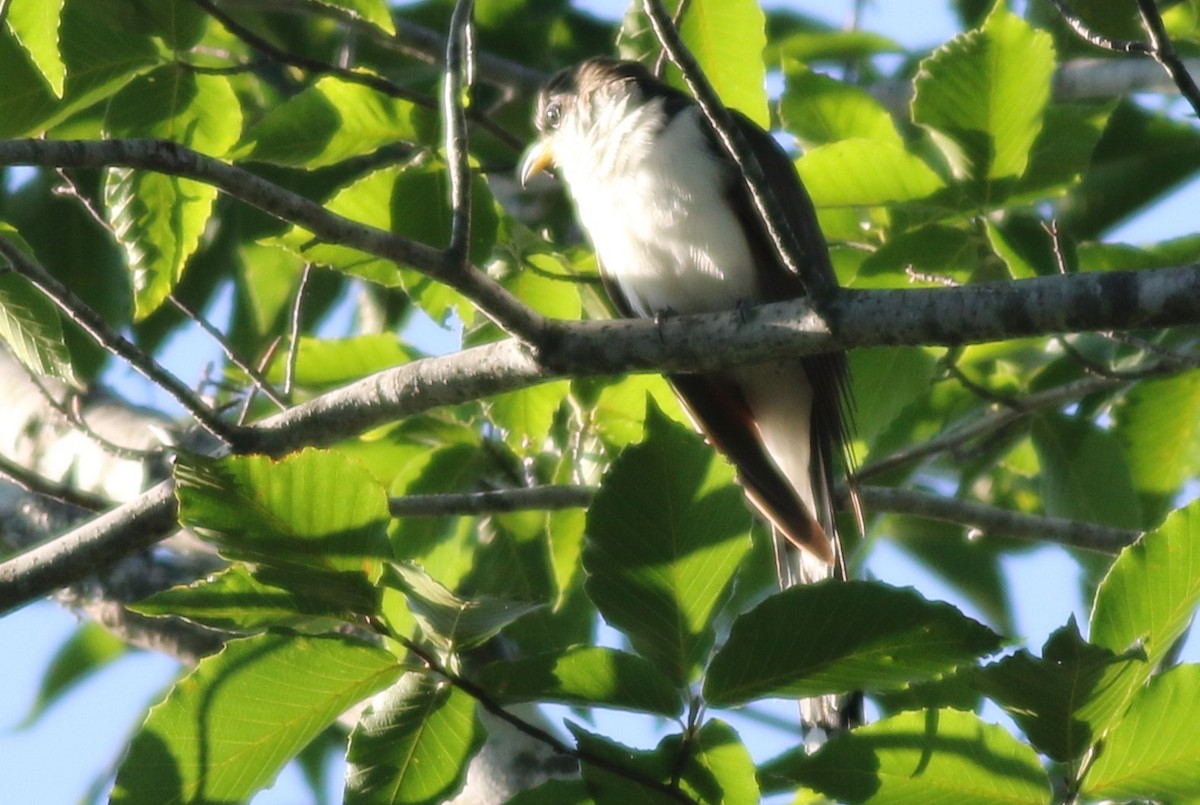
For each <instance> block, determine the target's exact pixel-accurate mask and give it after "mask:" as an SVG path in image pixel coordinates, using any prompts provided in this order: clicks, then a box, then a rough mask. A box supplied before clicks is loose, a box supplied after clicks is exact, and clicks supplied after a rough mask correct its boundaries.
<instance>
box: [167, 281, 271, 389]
mask: <svg viewBox="0 0 1200 805" xmlns="http://www.w3.org/2000/svg"><path fill="white" fill-rule="evenodd" d="M167 301H169V302H170V303H171V304H173V305H174V306H175V307H176V308H177V309H178V310H179V312H180V313H182V314H183V315H185V316H187V317H188V318H189V319H191V320H192V321H193V322H194V323H195V324H196V325H198V326H199V327H200V329H201V330H203V331H204V332H205V333H207V334H208V336H209V337H210V338H212V340H213V341H215V342H216V343H217V345H218V346H219V347H220V348H221V351H222V352H224V353H225V357H226V358H227V359H228V360H229V362H230V363H232V364H233V365H234V366H236V367H237V368H238V369H241V370H242V371H243V372H245V373H246V376H247V377H249V378H250V381H251V382H252V383H253V384H254V386H255V388H256V389H257V390H258V391H261V392H262V393H263V394H264V395H266V397H267V399H268V400H270V401H271V402H273V403H275V406H276V407H277V408H278V409H279V410H281V411H282V410H283V409H284V408H287V403H286V402H285V401H284V400H283V398H282V397H280V396H279V395H278V394H276V393H275V390H274V389H272V388H271V384H270V383H268V382H267V379H266V378H265V377H263V376H262V374H261V373H259V371H258V370H257V369H255V368H254V367H253V366H251V365H250V364H248V363H246V362H245V361H243V360H242V359H241V358H239V357H238V355H237V353H236V352H235V351H234V349H233V346H232V345H231V344H230V343H229V341H228V340H227V339H226V338H225V336H224V334H222V333H221V331H220V330H218V329H217V328H216V327H213V326H212V324H210V323H209V322H208V320H207V319H205V318H204V317H203V316H201V315H200V314H199V313H197V312H196V311H195V310H193V309H192V308H191V307H190V306H189V305H188V304H187V303H186V302H184V301H183V300H182V299H180V298H179V297H178V296H176V295H175V294H174V293H169V294H167Z"/></svg>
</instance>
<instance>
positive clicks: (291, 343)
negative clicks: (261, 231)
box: [283, 263, 312, 400]
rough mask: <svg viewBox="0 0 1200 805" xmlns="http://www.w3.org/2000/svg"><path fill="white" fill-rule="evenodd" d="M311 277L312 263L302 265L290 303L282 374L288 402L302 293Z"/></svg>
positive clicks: (297, 350) (293, 380) (297, 347)
mask: <svg viewBox="0 0 1200 805" xmlns="http://www.w3.org/2000/svg"><path fill="white" fill-rule="evenodd" d="M311 277H312V263H305V264H304V273H303V274H301V275H300V283H299V284H298V285H297V286H296V298H295V300H293V302H292V317H291V326H290V330H291V332H289V333H288V350H287V365H286V367H285V369H284V373H283V393H284V395H286V396H287V398H288V399H289V400H290V399H291V398H292V392H293V390H294V389H295V387H296V385H295V384H296V361H297V359H298V358H299V356H300V313H301V311H302V310H303V309H304V293H305V291H307V290H308V281H309V279H310V278H311Z"/></svg>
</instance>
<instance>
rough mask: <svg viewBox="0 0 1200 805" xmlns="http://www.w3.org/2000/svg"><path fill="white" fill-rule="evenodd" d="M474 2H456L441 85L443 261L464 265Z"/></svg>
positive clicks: (468, 232)
mask: <svg viewBox="0 0 1200 805" xmlns="http://www.w3.org/2000/svg"><path fill="white" fill-rule="evenodd" d="M474 8H475V3H474V0H457V2H456V3H455V4H454V13H453V14H452V15H451V17H450V36H449V38H448V40H447V42H446V73H445V78H444V79H443V86H442V126H443V128H444V129H445V132H446V164H447V167H448V169H449V171H450V209H451V215H452V218H451V221H450V245H449V246H448V247H447V248H446V260H447V261H448V262H449V263H450V264H451V265H456V264H457V265H465V263H466V261H467V252H468V249H469V248H470V245H471V166H470V164H469V163H468V162H467V147H468V146H467V117H466V114H465V112H464V104H469V103H470V99H469V97H468V96H467V95H468V93H469V92H470V91H471V80H472V72H473V66H472V59H473V54H472V43H471V38H472V37H471V15H472V13H473V11H474Z"/></svg>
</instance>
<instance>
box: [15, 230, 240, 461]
mask: <svg viewBox="0 0 1200 805" xmlns="http://www.w3.org/2000/svg"><path fill="white" fill-rule="evenodd" d="M0 255H2V256H3V257H4V258H5V259H7V260H8V262H9V264H10V265H11V266H12V268H13V269H14V270H15V271H16V272H17V273H18V274H20V275H21V276H22V277H24V278H25V279H27V280H29V282H30V283H32V284H33V285H34V287H36V288H37V289H38V290H39V291H41V292H42V293H43V294H45V296H46V297H47V298H48V299H49V300H50V301H51V302H53V303H54V305H55V306H56V307H57V308H58V309H59V310H61V311H62V312H63V313H64V314H66V316H67V317H68V318H70V319H71V321H73V322H75V323H76V324H78V325H79V326H80V327H81V328H83V330H84V332H86V333H87V334H88V335H90V336H91V337H92V338H93V339H94V340H95V341H96V343H97V344H99V345H100V346H101V347H103V348H104V349H105V350H106V351H107V352H109V353H111V354H113V355H116V356H117V357H119V358H121V359H123V360H124V361H125V362H126V363H128V364H129V365H130V366H132V367H133V368H134V369H136V370H137V371H138V373H139V374H141V375H142V376H143V377H145V378H146V379H147V380H149V381H150V382H151V383H154V384H155V385H157V386H159V387H160V388H161V389H162V390H163V391H165V392H166V393H167V394H169V395H171V397H173V398H174V399H175V401H176V402H178V403H179V404H180V405H181V406H183V409H184V410H185V411H187V412H188V413H189V414H191V416H192V418H193V419H195V420H196V422H197V423H199V424H200V425H201V427H203V428H204V429H205V430H207V431H208V432H209V433H211V434H212V435H213V436H215V437H217V438H218V439H220V440H221V441H222V442H224V443H225V444H232V443H233V442H234V441H235V439H236V430H237V428H236V427H234V426H232V425H230V424H229V423H227V422H225V421H224V420H222V419H221V418H220V417H219V416H217V415H216V414H215V413H214V412H213V411H212V410H211V409H210V408H209V407H208V406H206V405H205V404H204V403H203V402H202V401H201V400H200V399H199V398H197V397H196V395H195V394H193V393H192V390H191V389H190V388H188V387H187V386H186V385H184V384H183V382H182V381H180V380H179V378H177V377H175V375H173V374H171V373H170V372H168V371H167V370H166V369H164V368H163V367H162V366H161V365H159V363H158V362H157V361H155V360H154V359H153V358H152V357H150V356H149V355H147V354H146V353H145V352H143V351H142V350H141V349H139V348H138V347H137V346H135V345H134V344H133V343H132V342H130V341H129V340H128V339H126V338H125V337H124V336H122V335H121V334H120V333H118V332H117V331H116V330H114V329H113V328H112V327H111V326H109V324H108V322H106V321H105V320H104V319H102V318H100V316H99V315H98V314H97V313H96V312H95V311H94V310H92V309H91V308H90V307H88V305H87V304H85V303H84V302H83V300H81V299H80V298H79V297H77V296H76V295H75V293H74V292H73V291H72V290H71V289H70V288H68V287H67V286H65V285H63V284H62V283H61V282H59V281H58V280H57V279H55V278H54V277H53V276H51V274H50V272H48V271H46V269H44V268H42V266H41V265H39V264H38V263H37V262H36V261H34V260H33V259H31V258H30V257H28V256H27V255H26V254H25V253H24V252H23V251H21V250H20V249H19V248H17V246H16V245H15V244H13V243H12V242H11V241H9V240H8V239H7V238H4V237H0Z"/></svg>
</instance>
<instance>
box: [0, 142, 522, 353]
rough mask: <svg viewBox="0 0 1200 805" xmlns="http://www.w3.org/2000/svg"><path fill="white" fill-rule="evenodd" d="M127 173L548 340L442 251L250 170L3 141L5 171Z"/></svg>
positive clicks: (169, 148)
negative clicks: (401, 275)
mask: <svg viewBox="0 0 1200 805" xmlns="http://www.w3.org/2000/svg"><path fill="white" fill-rule="evenodd" d="M3 165H38V166H42V167H56V168H106V167H114V166H115V167H125V168H134V169H138V170H149V171H154V172H156V173H162V174H166V175H169V176H184V177H187V178H189V179H196V180H197V181H201V182H204V183H205V184H210V185H212V186H213V187H216V188H218V189H219V190H221V191H222V192H223V193H226V194H227V195H229V196H232V197H233V198H236V199H239V200H240V201H244V202H245V203H247V204H250V205H251V206H254V207H257V208H258V209H260V210H262V211H264V212H266V213H269V214H270V215H273V216H275V217H276V218H279V219H280V220H283V221H287V222H288V223H292V224H297V225H299V226H301V227H303V228H304V229H307V230H308V231H310V232H312V233H313V234H314V235H316V236H317V238H319V239H320V240H322V241H326V242H329V243H337V244H340V245H343V246H350V247H352V248H355V249H358V250H360V251H363V252H366V253H367V254H371V255H374V256H376V257H380V258H383V259H385V260H390V261H392V262H394V263H399V264H401V265H408V266H412V267H413V268H416V269H417V270H419V271H422V272H424V273H425V274H427V275H429V276H430V277H432V278H434V279H436V280H438V281H439V282H444V283H446V284H447V285H449V286H451V287H453V288H455V289H456V290H459V291H461V292H462V293H463V294H464V295H465V296H467V297H468V298H470V299H471V300H473V301H475V302H476V303H477V304H478V305H479V306H480V308H481V309H482V310H483V311H484V312H485V313H486V314H487V315H488V316H489V317H491V318H492V319H493V320H495V321H496V323H497V324H499V325H500V326H501V327H504V328H505V329H506V330H508V331H509V332H511V333H514V334H516V335H520V336H522V337H523V338H526V339H529V340H534V341H536V340H538V339H539V338H541V337H542V334H543V330H544V328H545V321H544V320H543V319H542V317H541V316H539V315H538V314H537V313H536V312H534V311H533V310H531V309H530V308H529V307H527V306H526V305H525V304H524V303H523V302H521V301H520V300H519V299H517V298H516V297H515V296H513V295H512V294H511V293H509V292H508V291H507V290H506V289H505V288H504V287H503V286H501V285H500V284H499V283H497V282H495V281H494V280H492V279H491V278H490V277H488V276H487V275H486V274H485V273H483V272H482V271H480V270H479V269H477V268H475V267H473V266H463V265H462V260H461V259H455V258H454V257H453V256H452V255H447V253H446V252H443V251H441V250H439V249H435V248H433V247H432V246H427V245H426V244H424V243H420V242H418V241H415V240H410V239H408V238H404V237H400V236H399V235H394V234H392V233H391V232H386V231H384V230H382V229H379V228H377V227H373V226H368V225H366V224H361V223H358V222H357V221H352V220H350V219H349V218H345V217H343V216H341V215H338V214H337V213H333V212H330V211H329V210H327V209H325V208H324V207H322V206H321V205H320V204H318V203H317V202H315V201H312V200H311V199H307V198H305V197H303V196H301V195H298V194H296V193H293V192H291V191H290V190H287V189H285V188H283V187H280V186H279V185H276V184H274V183H272V182H269V181H267V180H266V179H263V178H262V177H260V176H257V175H255V174H253V173H251V172H249V171H247V170H244V169H242V168H239V167H236V166H234V165H229V164H226V163H224V162H222V161H221V160H219V159H213V158H212V157H208V156H205V155H203V154H200V153H198V152H196V151H193V150H191V149H190V148H186V147H185V146H182V145H179V144H178V143H173V142H170V141H169V140H150V139H129V140H104V141H88V140H0V166H3Z"/></svg>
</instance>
